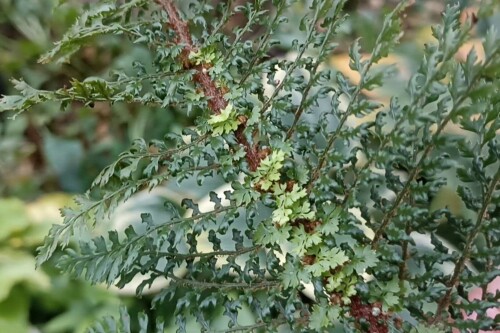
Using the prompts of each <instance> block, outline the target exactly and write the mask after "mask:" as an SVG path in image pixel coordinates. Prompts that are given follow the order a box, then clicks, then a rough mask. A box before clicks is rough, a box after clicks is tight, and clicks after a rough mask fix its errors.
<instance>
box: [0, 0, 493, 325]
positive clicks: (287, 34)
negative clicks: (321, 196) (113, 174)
mask: <svg viewBox="0 0 500 333" xmlns="http://www.w3.org/2000/svg"><path fill="white" fill-rule="evenodd" d="M245 1H252V0H238V1H235V5H237V4H241V3H243V2H245ZM92 2H95V1H88V0H59V1H58V0H37V1H34V0H0V94H1V93H4V94H7V93H9V92H12V90H11V88H12V87H11V85H10V83H9V81H8V78H11V77H14V78H23V79H24V80H26V82H27V83H29V84H30V85H31V86H33V87H34V88H37V89H56V88H60V87H63V86H65V85H68V84H69V82H70V80H71V79H73V78H75V79H78V80H83V79H84V78H86V77H89V76H98V77H103V78H107V77H109V75H110V72H111V71H112V70H113V69H118V68H119V69H124V70H127V69H130V70H131V69H132V66H133V63H134V61H135V60H139V61H140V62H141V63H144V64H147V63H151V59H149V57H150V53H149V51H148V50H147V49H145V48H144V47H141V46H138V45H134V44H132V43H131V42H129V41H127V40H126V39H125V38H120V37H116V36H109V37H106V38H100V39H98V40H95V42H94V43H93V45H91V46H88V47H86V48H84V49H83V50H81V51H80V52H78V53H77V54H76V55H75V56H73V57H72V59H71V63H70V64H63V65H56V64H49V65H40V64H38V63H37V59H38V57H39V56H40V55H41V54H42V53H43V52H45V51H47V50H49V49H50V48H51V46H52V43H53V42H54V41H56V40H58V39H59V38H60V37H61V36H62V34H63V33H64V32H65V31H66V30H67V28H68V27H69V26H70V25H71V24H72V23H73V22H74V20H75V19H76V18H77V17H78V13H79V12H80V10H81V9H82V8H85V7H88V6H92ZM213 2H216V1H213ZM397 2H398V1H396V0H386V1H384V0H349V1H348V2H347V10H348V11H349V18H348V20H347V21H346V23H345V24H344V25H343V28H342V33H341V38H340V39H339V40H338V43H339V47H338V48H337V49H336V51H335V53H334V54H332V56H331V59H330V63H329V64H327V65H330V66H332V67H333V68H334V69H336V70H339V71H342V72H343V73H344V74H345V75H346V76H347V77H348V78H349V79H351V80H352V81H353V82H356V80H357V79H358V78H357V76H356V74H355V73H354V72H352V71H351V70H350V69H349V59H348V54H347V50H348V47H349V45H350V43H351V42H352V40H354V39H355V38H358V37H362V39H361V45H362V47H363V49H364V50H367V51H369V50H370V49H371V47H372V46H373V43H374V41H375V38H376V35H377V33H378V31H379V30H380V28H381V25H382V21H383V15H384V13H386V12H387V11H389V10H390V9H391V8H393V7H394V6H395V5H396V4H397ZM182 3H183V5H187V3H188V1H185V2H182ZM460 3H461V5H462V7H463V8H464V19H465V17H466V16H467V15H468V16H469V17H471V15H473V12H474V3H473V2H472V1H466V0H461V1H460ZM445 5H446V1H432V0H429V1H423V0H418V1H414V3H413V4H412V5H411V6H410V7H409V8H408V9H407V11H406V13H405V15H406V17H405V20H404V22H405V36H404V38H403V42H402V43H401V44H400V45H399V47H398V48H397V49H396V51H395V52H394V53H393V54H391V55H390V56H389V57H388V59H386V60H385V61H384V62H383V63H382V64H381V65H380V66H387V65H388V64H396V65H397V68H398V71H399V72H398V75H396V76H395V77H394V78H393V79H392V81H390V82H388V84H386V85H385V86H384V88H383V89H378V90H375V91H370V92H365V94H366V95H367V97H369V98H371V99H376V100H379V101H382V102H385V103H386V102H388V100H389V98H390V97H391V96H394V95H401V96H404V94H403V92H404V89H405V87H406V82H407V80H408V78H409V77H410V75H411V73H412V72H414V71H415V70H416V66H417V64H418V62H419V61H420V58H421V55H422V51H421V50H422V46H423V45H424V44H425V43H427V42H430V41H432V35H431V30H430V27H431V25H432V24H434V23H437V22H438V21H439V20H440V14H441V12H442V10H443V8H444V6H445ZM307 8H308V7H307V2H306V1H302V2H298V3H297V4H296V5H295V7H294V12H293V13H292V14H291V17H290V18H289V21H290V24H289V26H288V30H285V31H283V32H282V36H281V39H282V41H283V44H282V46H280V49H279V50H277V52H276V54H273V55H271V56H282V57H284V56H287V53H288V51H287V45H291V43H292V41H293V39H295V38H297V37H298V36H299V35H300V34H302V32H300V31H299V29H298V24H297V22H299V20H300V18H301V17H302V16H303V15H304V14H305V12H306V11H307ZM467 13H468V14H467ZM242 24H244V18H243V17H240V16H238V15H235V16H234V17H233V19H232V20H231V21H230V24H228V26H227V27H226V29H227V32H228V33H230V32H231V31H232V29H234V28H235V27H238V26H240V25H242ZM489 25H496V26H497V27H498V28H500V17H492V18H491V19H490V20H489V21H488V22H482V21H480V22H478V23H477V26H476V28H475V32H474V33H475V34H476V35H477V36H475V37H474V39H473V40H472V41H471V42H470V43H469V44H468V45H467V46H465V48H464V49H463V50H461V51H460V52H459V53H458V54H457V57H458V59H463V58H465V55H466V54H467V51H468V50H470V49H471V48H472V47H477V46H478V45H479V44H477V40H479V38H480V37H481V35H482V34H483V33H484V31H485V30H486V27H487V26H489ZM320 28H321V27H318V29H320ZM258 34H259V30H258V29H256V30H255V31H254V33H253V35H250V36H248V38H255V37H256V36H258ZM478 52H479V54H481V50H478ZM170 110H172V109H170ZM7 116H9V115H5V114H0V332H16V333H24V332H30V333H31V332H32V333H35V332H43V333H63V332H83V331H84V329H85V327H86V325H87V324H88V323H89V322H91V321H94V320H95V319H96V318H100V317H102V316H103V315H105V314H116V313H117V312H118V305H119V304H123V303H124V302H125V304H127V305H128V306H129V308H135V309H136V310H137V311H139V310H146V311H150V310H149V304H148V299H147V297H146V298H145V299H142V300H137V299H133V298H131V297H130V298H129V297H128V296H126V295H124V294H126V293H123V292H121V293H118V292H117V291H109V290H105V289H104V288H103V287H101V286H89V285H88V284H86V283H85V282H82V281H78V280H74V279H71V278H69V277H66V276H61V275H59V274H57V269H56V268H55V265H54V264H53V263H52V264H51V263H49V264H48V265H46V266H44V267H43V268H41V269H37V270H35V260H34V256H35V252H36V247H37V246H39V245H40V244H41V243H42V240H43V237H44V235H45V234H46V232H47V231H48V229H49V227H50V225H51V224H53V223H58V222H59V221H60V215H59V211H58V209H59V208H61V207H62V206H65V205H70V204H71V196H72V194H74V193H80V192H83V191H85V190H86V189H87V188H88V187H89V185H90V182H91V181H92V180H93V178H94V177H95V176H96V175H97V173H98V172H99V171H100V170H101V169H102V168H103V167H104V166H106V165H107V164H109V163H111V162H113V161H114V160H115V159H116V157H117V155H118V154H119V153H120V152H122V151H123V150H125V149H127V148H128V147H129V145H130V144H131V142H132V141H133V140H134V139H136V138H145V139H146V140H149V139H153V138H161V137H162V136H163V135H164V134H165V133H167V132H172V131H173V132H179V129H181V128H184V127H186V126H189V125H191V124H192V121H193V119H192V117H190V116H189V115H187V114H186V113H185V112H181V111H169V112H166V111H165V110H162V109H161V108H150V107H143V106H139V105H134V104H127V105H125V104H115V105H109V104H106V103H96V104H95V105H93V106H92V107H89V106H84V105H79V104H77V103H74V104H72V105H71V106H70V107H69V108H67V109H65V110H60V107H59V106H58V105H53V104H50V103H46V104H44V105H42V106H37V107H36V108H34V109H33V110H31V112H27V113H23V114H22V115H19V116H18V117H17V118H16V121H11V120H9V119H7ZM10 116H11V115H10ZM191 116H192V115H191ZM372 116H373V115H372ZM365 120H366V119H351V122H355V123H357V122H362V121H365ZM449 135H463V133H462V132H461V131H460V129H458V128H450V129H449ZM206 186H208V187H210V186H211V187H214V184H207V185H206ZM202 192H203V191H202ZM205 193H208V190H207V191H206V192H205ZM202 195H203V193H200V195H199V197H202ZM158 196H160V197H162V195H161V194H158V195H156V197H155V196H150V197H146V199H144V198H141V199H140V200H138V201H137V202H136V207H135V209H132V210H131V211H132V212H133V213H134V214H135V216H136V217H137V216H138V214H139V212H140V209H141V208H143V207H144V206H145V205H150V206H155V205H156V206H159V207H160V206H161V204H162V201H161V200H158ZM167 197H168V195H167ZM144 200H146V201H144ZM430 204H431V205H433V207H436V209H437V208H439V207H444V206H449V207H450V208H452V209H453V210H454V213H456V214H466V212H465V211H464V210H465V208H464V205H463V203H462V202H461V201H460V199H459V198H458V196H457V195H456V194H455V192H454V190H453V179H450V188H445V189H443V191H442V193H441V194H439V195H438V196H437V197H436V198H434V200H433V202H432V203H430ZM136 210H137V211H136ZM129 211H130V210H129ZM129 213H130V212H129ZM180 292H182V291H180ZM163 310H165V309H163ZM171 312H173V311H171Z"/></svg>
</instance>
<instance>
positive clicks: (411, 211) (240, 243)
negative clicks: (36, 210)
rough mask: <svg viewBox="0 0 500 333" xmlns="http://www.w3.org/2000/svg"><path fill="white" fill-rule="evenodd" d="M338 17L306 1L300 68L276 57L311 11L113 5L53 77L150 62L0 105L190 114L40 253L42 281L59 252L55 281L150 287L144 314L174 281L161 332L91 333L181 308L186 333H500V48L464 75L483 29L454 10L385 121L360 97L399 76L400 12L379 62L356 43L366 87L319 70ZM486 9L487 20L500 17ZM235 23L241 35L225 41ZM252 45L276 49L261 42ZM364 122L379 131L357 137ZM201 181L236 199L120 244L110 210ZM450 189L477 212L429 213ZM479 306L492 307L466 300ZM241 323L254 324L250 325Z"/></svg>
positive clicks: (180, 204) (122, 235) (79, 201)
mask: <svg viewBox="0 0 500 333" xmlns="http://www.w3.org/2000/svg"><path fill="white" fill-rule="evenodd" d="M345 2H346V1H345V0H313V1H311V2H309V3H308V4H307V6H308V10H307V14H306V15H305V16H304V17H303V19H302V20H301V21H300V31H301V35H300V36H301V37H300V38H298V39H296V40H294V41H293V42H292V44H291V46H290V48H291V50H290V54H291V55H292V57H291V58H290V57H289V58H284V59H282V58H276V57H271V56H270V54H271V51H272V50H273V49H274V48H276V47H277V45H279V44H280V40H279V39H277V37H279V36H280V34H282V29H283V27H286V26H287V25H289V24H295V23H294V22H287V16H288V15H289V11H290V10H291V9H293V6H297V5H300V4H302V5H304V4H303V3H302V2H298V3H296V2H294V1H289V0H273V1H266V0H255V1H253V2H246V3H245V5H243V6H236V7H235V6H234V5H233V3H232V1H228V2H224V1H223V2H220V3H219V4H218V5H217V6H215V7H213V6H212V5H210V2H209V1H196V2H189V5H188V4H184V3H182V4H181V3H180V2H179V5H182V6H181V7H178V5H177V4H176V3H174V1H172V0H156V2H155V3H154V2H153V1H151V0H150V1H148V0H132V1H128V2H125V3H122V2H116V3H115V2H106V1H100V2H99V4H98V5H96V6H94V7H93V8H92V9H90V10H89V11H87V12H85V13H83V14H82V15H81V17H80V19H79V20H78V21H77V22H76V23H75V24H74V26H73V27H72V28H71V29H70V31H68V32H67V34H66V35H65V36H64V37H63V38H62V40H60V41H59V42H57V43H56V44H55V47H54V48H53V49H52V50H51V51H50V52H48V53H46V54H45V55H43V56H42V57H41V58H40V61H41V62H44V63H47V62H56V63H59V62H64V61H71V56H72V54H74V53H75V52H78V50H79V49H80V48H81V47H82V45H85V44H86V43H92V42H93V41H95V38H98V37H99V36H101V35H106V34H116V35H123V38H127V39H129V40H131V41H133V42H134V43H140V44H144V45H146V46H147V47H148V48H149V50H150V52H151V53H152V54H153V57H152V58H153V59H154V61H153V63H150V64H144V63H140V62H136V63H135V64H134V68H135V72H134V73H125V72H119V71H117V72H113V73H110V77H111V79H107V80H105V79H103V78H96V77H89V78H88V79H86V80H84V81H77V80H74V81H73V82H72V83H71V86H70V87H63V88H61V89H59V90H56V91H42V90H37V89H34V88H32V87H30V86H29V85H28V84H27V83H26V82H24V81H23V80H14V81H13V82H14V83H15V86H16V89H18V90H19V95H16V96H5V97H3V98H2V99H1V100H0V110H1V111H10V112H12V113H13V114H14V115H15V114H17V113H20V112H24V111H26V110H28V109H29V108H30V107H32V106H33V105H36V104H38V103H43V102H45V101H52V102H54V101H56V102H59V103H61V108H62V109H64V108H66V107H68V105H70V104H71V103H73V102H81V103H84V104H85V105H87V106H92V105H93V103H95V102H99V101H100V102H109V103H140V104H144V105H152V106H158V105H160V106H161V107H162V108H164V110H165V112H171V111H172V110H174V109H177V110H184V111H185V112H186V113H190V114H194V115H196V125H195V126H194V127H189V128H185V129H184V130H183V131H182V133H165V136H164V137H163V138H158V139H157V140H153V141H151V142H145V141H144V140H137V141H136V142H135V143H134V144H133V145H132V147H131V148H130V149H129V150H128V151H126V152H123V153H122V154H121V155H120V156H119V157H118V158H117V159H116V161H115V162H114V163H113V164H111V165H109V166H108V167H106V168H105V169H104V170H103V171H102V172H101V173H100V174H99V175H98V176H97V178H96V179H95V181H94V182H93V184H92V187H91V188H90V189H89V190H88V192H87V193H85V194H84V195H80V196H77V197H76V199H75V201H76V205H75V206H74V207H71V208H64V209H62V214H63V216H64V223H62V224H60V225H54V226H53V227H52V229H51V231H50V233H49V235H48V236H47V237H46V240H45V245H43V246H42V247H41V248H40V249H39V255H38V264H39V265H41V264H43V263H44V262H46V261H47V260H49V259H50V258H51V257H53V256H54V255H55V254H56V253H59V251H60V249H62V250H63V253H64V254H63V256H62V257H61V258H60V259H58V260H59V266H60V268H61V269H62V271H64V272H67V273H72V274H74V275H76V276H79V277H84V278H85V279H87V280H89V281H91V282H92V283H96V284H101V283H104V284H107V285H109V286H111V285H114V286H117V287H118V288H123V287H124V286H126V285H127V284H129V283H130V282H131V281H132V279H134V278H135V277H137V276H142V277H143V278H142V283H141V284H140V285H139V287H138V288H137V294H138V295H141V294H142V293H143V292H144V291H145V290H146V289H148V288H149V287H150V286H151V285H152V284H153V282H155V281H158V280H161V279H166V282H165V284H164V287H163V288H162V290H161V291H160V292H159V293H157V294H156V296H155V298H154V300H153V307H155V308H156V309H159V312H160V316H158V318H157V319H156V325H152V324H151V323H149V324H148V316H146V315H145V314H141V315H140V316H139V318H138V321H137V325H136V326H134V324H131V323H130V322H131V320H130V317H129V314H128V313H127V311H126V310H123V311H122V315H121V316H120V318H115V319H113V318H107V319H105V320H103V322H101V323H97V324H96V325H95V326H94V327H93V328H91V329H90V331H91V332H131V330H135V331H140V332H148V331H156V332H163V331H164V330H165V327H166V325H167V324H168V320H170V319H169V318H170V317H169V314H168V313H161V309H162V306H163V304H165V302H168V301H169V300H171V299H174V300H175V304H176V307H175V314H173V316H174V317H175V326H176V328H177V331H178V332H185V331H187V330H188V331H189V330H190V331H192V330H193V328H192V326H189V327H191V328H189V329H188V328H186V327H187V326H186V325H187V323H188V322H189V320H190V318H194V319H195V320H196V322H197V326H196V328H195V330H197V331H204V332H208V331H214V330H217V329H220V325H221V320H222V323H223V325H224V326H225V327H226V328H225V329H224V331H226V332H236V331H266V332H272V331H276V332H277V331H280V332H282V331H292V332H324V331H330V332H334V331H347V332H351V331H361V332H409V331H411V332H445V331H450V330H451V328H455V329H457V330H459V331H462V332H468V331H472V332H477V331H478V330H480V329H481V330H494V329H495V328H498V327H497V326H498V324H497V322H498V320H496V319H495V318H490V317H489V316H487V311H488V309H491V308H495V307H498V306H499V302H498V297H497V295H496V294H495V292H491V291H490V292H488V291H489V290H490V289H488V285H489V284H490V283H491V282H492V281H494V280H495V278H497V277H498V275H499V270H498V267H499V261H498V258H500V253H499V250H500V247H499V236H500V234H499V230H500V229H499V226H500V225H499V224H500V213H499V212H500V188H499V183H500V145H499V135H500V117H499V113H500V99H499V97H498V96H499V88H500V86H499V82H500V79H499V76H500V42H499V41H498V36H497V33H496V31H495V29H494V28H493V27H492V28H490V29H489V30H488V32H487V33H486V34H485V36H484V40H483V43H482V47H483V48H484V59H481V60H478V57H477V55H476V52H475V51H472V52H470V53H469V55H468V56H467V59H466V60H465V61H464V62H459V61H457V60H456V59H455V54H456V53H457V51H458V49H459V48H460V47H461V46H462V45H463V44H464V43H466V41H467V40H468V39H469V38H470V34H471V29H472V27H473V23H474V22H472V21H470V22H467V23H465V24H460V22H459V16H460V7H459V5H451V6H448V7H447V9H446V11H445V13H443V16H442V18H443V20H442V24H441V25H438V26H435V27H433V36H434V37H435V42H434V43H432V44H428V45H425V49H424V50H423V57H422V60H421V63H420V66H419V68H418V71H417V72H416V73H415V74H413V76H412V77H411V79H410V80H409V82H408V86H407V89H406V94H405V95H404V96H394V97H393V98H392V99H391V100H390V103H388V105H384V104H382V103H378V102H375V101H373V100H370V99H368V98H367V97H366V95H365V92H366V91H370V90H373V89H375V88H377V87H381V86H383V85H384V83H385V82H386V80H387V79H388V78H389V77H390V76H391V75H394V73H395V68H394V67H389V68H381V67H377V66H375V65H376V64H377V63H378V62H379V61H380V60H381V59H383V58H384V57H386V56H387V55H388V54H389V52H390V51H391V50H392V49H393V48H394V46H395V45H396V44H397V43H398V42H399V40H400V38H401V37H402V32H401V31H402V30H401V18H402V17H403V15H404V11H405V8H406V6H407V2H405V1H403V2H401V3H400V4H398V5H397V6H396V7H395V8H394V9H393V10H392V11H391V12H390V13H388V14H387V15H386V17H385V20H384V23H383V26H382V29H381V31H380V32H379V34H378V38H377V40H376V42H375V47H374V48H373V49H372V50H371V51H370V50H369V51H370V55H369V57H363V56H362V53H361V46H360V42H359V40H356V41H355V42H354V43H353V44H352V46H351V48H350V50H349V56H350V63H349V65H350V68H351V69H352V70H353V71H356V72H358V73H359V77H360V78H359V83H358V84H353V83H351V82H350V81H349V80H348V79H347V78H346V77H345V76H344V75H342V74H341V73H340V72H335V71H334V70H333V69H332V68H329V67H328V66H327V65H326V64H325V61H326V60H327V59H328V57H329V56H330V55H331V53H332V51H333V50H334V49H335V47H336V44H335V40H336V36H337V35H338V34H339V30H340V27H341V26H342V24H343V22H344V21H345V20H346V15H345V14H344V12H343V11H342V8H343V6H344V5H345ZM480 8H481V10H480V12H479V14H478V17H479V19H480V20H483V19H484V20H486V18H487V17H488V15H491V14H492V13H494V12H495V10H497V9H498V8H497V7H496V6H495V5H494V4H490V3H487V2H485V3H483V4H482V6H481V7H480ZM235 13H242V14H244V15H245V17H246V21H245V24H244V25H242V26H241V27H239V28H237V29H236V30H235V31H234V34H229V35H228V34H227V32H225V30H224V27H225V25H226V24H227V23H228V21H229V20H230V18H231V17H232V16H233V15H234V14H235ZM258 26H260V27H261V28H262V27H263V28H262V31H263V33H262V34H260V35H259V36H258V37H256V38H253V39H249V38H248V36H249V32H251V31H252V30H254V29H256V27H258ZM370 116H372V117H370ZM359 118H364V119H365V120H366V119H368V120H366V121H363V122H361V123H359V122H353V121H352V120H353V119H359ZM450 127H455V128H459V129H460V135H457V134H453V133H450V131H449V128H450ZM401 170H405V171H406V172H405V173H404V174H402V173H401ZM193 180H195V181H196V184H197V186H200V187H201V186H202V184H204V182H207V181H213V180H217V181H220V182H223V183H225V184H227V186H226V190H225V191H216V190H215V189H214V191H211V192H210V193H209V198H210V202H211V205H210V207H211V208H209V209H207V208H206V207H201V206H200V205H199V202H198V200H197V198H196V197H179V198H176V199H175V200H170V201H168V202H166V204H165V206H164V211H165V213H166V214H168V216H169V217H170V218H169V219H168V220H155V219H154V218H153V217H152V215H151V214H149V213H148V212H147V211H145V212H144V213H143V214H142V215H141V216H140V217H139V216H138V217H137V218H138V219H140V221H141V223H140V224H136V225H131V226H129V227H127V228H125V229H124V230H113V228H112V227H110V224H109V220H110V218H111V216H112V214H113V212H114V210H115V209H116V208H117V206H119V205H120V203H122V202H124V201H126V200H129V199H130V198H132V197H133V196H134V195H135V194H137V193H138V192H140V191H151V190H153V189H154V188H157V187H162V186H165V184H172V183H176V184H178V186H179V187H180V188H181V189H182V188H183V186H192V185H191V184H193ZM186 184H187V185H186ZM445 187H452V188H453V189H454V190H455V191H456V193H457V194H458V195H459V196H460V198H461V200H462V201H463V204H464V205H465V210H464V211H465V213H456V212H453V211H452V210H451V209H449V208H448V207H446V206H443V207H437V208H436V207H434V206H433V205H431V202H432V200H433V198H434V197H436V195H438V194H439V192H440V191H441V190H442V189H443V188H445ZM179 193H184V192H179ZM179 196H181V194H179ZM422 235H427V236H428V239H429V242H430V243H429V247H428V248H425V247H422V246H421V243H420V242H419V239H421V237H420V236H422ZM447 240H448V241H447ZM449 241H451V242H452V243H453V246H452V247H451V246H448V245H447V244H449ZM202 243H203V244H209V247H210V250H209V251H207V250H206V247H202V246H200V244H202ZM429 248H430V250H429ZM447 267H448V268H447ZM450 267H451V268H450ZM474 288H481V290H482V296H481V297H480V299H476V300H472V299H470V298H469V297H468V294H469V292H470V291H471V290H473V289H474ZM180 290H182V291H183V292H182V293H181V292H179V291H180ZM304 295H305V296H304ZM243 311H250V312H251V313H252V319H251V321H248V320H242V319H241V313H242V312H243ZM472 313H475V317H474V319H470V318H471V314H472ZM222 317H223V318H225V319H221V318H222ZM149 321H150V322H151V320H149Z"/></svg>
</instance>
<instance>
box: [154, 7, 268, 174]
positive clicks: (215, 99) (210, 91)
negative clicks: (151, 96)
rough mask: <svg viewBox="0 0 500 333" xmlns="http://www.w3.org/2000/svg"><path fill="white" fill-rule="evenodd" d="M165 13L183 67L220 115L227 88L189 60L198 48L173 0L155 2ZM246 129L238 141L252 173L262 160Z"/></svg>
mask: <svg viewBox="0 0 500 333" xmlns="http://www.w3.org/2000/svg"><path fill="white" fill-rule="evenodd" d="M155 1H156V3H158V4H159V5H160V6H161V7H162V8H163V10H165V12H167V14H168V17H169V27H170V28H171V29H172V30H173V31H174V32H175V34H176V35H177V38H176V40H175V42H177V43H178V44H182V45H183V46H184V49H183V51H182V53H181V60H182V65H183V66H184V68H185V69H192V70H194V71H195V74H194V75H193V81H194V82H195V83H196V84H197V85H198V87H199V88H201V90H202V91H203V94H204V95H205V96H206V97H207V98H208V107H209V109H210V111H212V112H213V113H214V114H220V113H221V112H222V110H224V109H225V108H226V107H227V105H228V101H227V100H226V99H225V98H224V94H225V93H226V91H225V88H224V87H221V86H218V85H217V84H216V82H215V81H214V79H213V78H212V77H210V75H209V73H208V69H209V65H204V64H202V65H196V64H194V63H192V62H191V60H190V59H189V54H190V53H191V52H197V51H198V48H197V47H196V45H194V43H193V39H192V38H191V32H190V31H189V26H188V24H187V22H186V21H184V20H183V19H182V18H181V17H180V15H179V11H178V10H177V8H176V6H175V5H174V4H173V2H172V0H155ZM245 129H246V122H242V123H241V124H240V126H239V127H238V129H237V130H236V133H235V135H236V140H237V141H238V143H239V144H241V145H243V147H245V152H246V159H247V162H248V165H249V167H250V171H255V170H257V167H258V166H259V164H260V160H261V159H260V158H259V154H258V145H253V146H252V145H251V144H250V143H249V142H248V140H247V139H246V137H245V135H244V131H245Z"/></svg>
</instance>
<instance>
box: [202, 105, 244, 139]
mask: <svg viewBox="0 0 500 333" xmlns="http://www.w3.org/2000/svg"><path fill="white" fill-rule="evenodd" d="M207 122H208V124H210V125H212V133H213V135H222V134H228V133H232V132H234V131H236V129H237V128H238V125H239V124H240V121H239V120H238V114H237V113H236V111H235V110H234V108H233V105H232V104H231V103H229V104H228V105H227V106H226V107H225V108H224V110H222V111H221V113H220V114H213V115H211V116H210V118H209V119H208V121H207Z"/></svg>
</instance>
